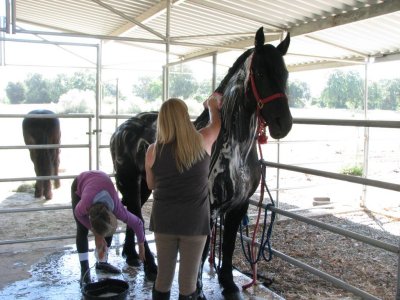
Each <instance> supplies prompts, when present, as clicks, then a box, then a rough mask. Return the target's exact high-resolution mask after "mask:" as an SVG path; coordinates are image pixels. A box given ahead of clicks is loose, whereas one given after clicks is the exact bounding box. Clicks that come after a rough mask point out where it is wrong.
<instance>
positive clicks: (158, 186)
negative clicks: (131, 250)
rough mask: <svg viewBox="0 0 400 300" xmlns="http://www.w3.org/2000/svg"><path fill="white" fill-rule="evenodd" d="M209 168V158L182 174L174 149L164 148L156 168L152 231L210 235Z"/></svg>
mask: <svg viewBox="0 0 400 300" xmlns="http://www.w3.org/2000/svg"><path fill="white" fill-rule="evenodd" d="M209 165H210V156H209V155H208V154H206V155H205V157H204V158H203V159H202V160H201V161H198V162H197V163H196V164H194V165H193V166H192V167H191V168H190V169H189V170H185V171H183V173H179V171H178V169H177V167H176V164H175V158H174V156H173V151H172V145H171V144H166V145H164V147H163V148H162V151H161V155H159V153H157V155H156V158H155V161H154V164H153V166H152V170H153V174H154V186H155V188H154V190H153V198H154V203H153V209H152V213H151V218H150V230H151V231H154V232H156V233H164V234H177V235H209V234H210V204H209V199H208V171H209Z"/></svg>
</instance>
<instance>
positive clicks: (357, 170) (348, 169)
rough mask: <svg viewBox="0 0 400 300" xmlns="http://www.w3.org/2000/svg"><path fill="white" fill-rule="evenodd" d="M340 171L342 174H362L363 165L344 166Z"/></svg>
mask: <svg viewBox="0 0 400 300" xmlns="http://www.w3.org/2000/svg"><path fill="white" fill-rule="evenodd" d="M340 173H341V174H344V175H353V176H362V174H363V167H362V166H352V167H346V168H344V169H342V171H341V172H340Z"/></svg>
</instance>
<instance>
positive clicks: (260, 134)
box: [240, 103, 275, 289]
mask: <svg viewBox="0 0 400 300" xmlns="http://www.w3.org/2000/svg"><path fill="white" fill-rule="evenodd" d="M262 106H263V103H260V105H259V104H257V119H258V126H257V144H258V150H259V153H260V157H261V159H260V164H261V190H260V200H259V202H258V215H257V220H256V224H255V227H254V230H253V236H252V240H251V244H250V246H249V245H247V249H248V250H247V251H248V253H246V250H245V247H244V241H243V229H242V224H240V238H241V244H242V250H243V253H244V255H245V257H246V259H247V261H248V262H249V263H250V266H251V269H252V273H253V278H252V281H251V282H250V283H248V284H245V285H243V286H242V288H243V289H248V288H249V287H251V286H253V285H255V284H256V283H257V262H258V261H259V260H260V257H261V254H262V256H263V258H264V259H265V260H266V261H270V260H271V259H272V250H271V246H270V237H271V234H272V226H273V222H274V220H275V213H274V212H271V222H270V225H269V226H268V230H267V238H266V240H265V242H264V237H265V229H266V228H267V217H268V209H269V208H270V207H271V206H274V202H273V199H272V197H271V193H270V192H269V189H268V187H267V185H266V182H265V169H266V167H265V165H264V164H263V163H262V160H263V154H262V148H261V145H262V144H266V143H267V136H266V132H265V127H266V124H265V121H264V120H263V119H262V118H261V116H260V109H261V108H262ZM264 189H266V190H267V192H268V195H269V197H270V199H271V202H272V204H268V205H267V207H266V209H265V214H264V221H263V232H262V235H261V242H260V247H259V249H258V253H257V249H256V237H257V233H258V229H259V224H260V217H261V209H262V206H261V204H262V202H263V200H264ZM245 226H246V235H248V233H249V229H248V223H247V224H245ZM266 245H267V246H268V251H269V256H268V258H266V257H265V246H266Z"/></svg>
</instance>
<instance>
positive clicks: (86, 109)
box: [59, 89, 96, 114]
mask: <svg viewBox="0 0 400 300" xmlns="http://www.w3.org/2000/svg"><path fill="white" fill-rule="evenodd" d="M95 103H96V98H95V94H94V92H92V91H88V90H86V91H81V90H76V89H73V90H70V91H68V92H67V93H65V94H64V95H62V96H61V97H60V100H59V105H60V106H61V109H60V113H66V114H67V113H94V107H95Z"/></svg>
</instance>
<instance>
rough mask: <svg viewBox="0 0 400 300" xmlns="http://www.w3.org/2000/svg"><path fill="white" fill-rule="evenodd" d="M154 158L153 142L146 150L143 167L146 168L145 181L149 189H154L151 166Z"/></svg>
mask: <svg viewBox="0 0 400 300" xmlns="http://www.w3.org/2000/svg"><path fill="white" fill-rule="evenodd" d="M154 160H155V144H151V145H150V146H149V148H148V149H147V152H146V160H145V169H146V182H147V187H148V188H149V189H150V190H154V174H153V170H152V169H151V167H152V166H153V164H154Z"/></svg>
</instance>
